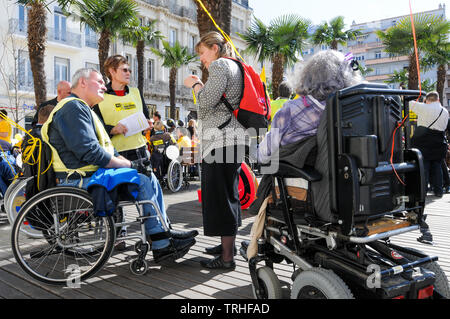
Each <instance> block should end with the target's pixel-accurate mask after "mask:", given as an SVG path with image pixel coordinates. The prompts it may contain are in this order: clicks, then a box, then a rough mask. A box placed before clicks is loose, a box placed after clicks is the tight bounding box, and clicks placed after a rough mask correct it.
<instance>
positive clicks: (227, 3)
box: [195, 0, 232, 83]
mask: <svg viewBox="0 0 450 319" xmlns="http://www.w3.org/2000/svg"><path fill="white" fill-rule="evenodd" d="M202 2H203V4H204V6H205V8H206V9H207V10H208V11H209V13H210V14H211V16H212V17H213V19H214V21H216V23H217V25H218V26H219V27H220V28H221V29H222V30H223V31H224V32H225V33H226V34H228V35H230V32H231V7H232V0H207V1H202ZM195 4H196V5H197V25H198V31H199V33H200V38H201V37H202V36H203V35H205V34H206V33H208V32H210V31H217V32H219V30H217V28H216V27H215V26H214V23H213V22H212V21H211V19H210V18H209V16H208V14H207V13H206V12H205V11H204V10H203V8H202V7H201V6H200V4H199V3H198V2H197V1H195ZM201 70H202V82H203V83H205V82H206V81H207V80H208V74H209V73H208V70H207V69H206V68H204V67H203V65H202V67H201Z"/></svg>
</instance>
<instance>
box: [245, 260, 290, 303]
mask: <svg viewBox="0 0 450 319" xmlns="http://www.w3.org/2000/svg"><path fill="white" fill-rule="evenodd" d="M256 275H257V277H258V281H259V285H260V287H261V289H262V291H263V293H262V295H263V296H262V298H260V299H281V298H283V291H282V290H281V283H280V280H278V277H277V275H276V274H275V272H274V271H273V269H272V268H270V267H267V266H264V267H261V268H258V269H257V270H256ZM252 290H253V296H254V297H255V299H256V298H257V296H256V291H255V287H254V286H253V285H252Z"/></svg>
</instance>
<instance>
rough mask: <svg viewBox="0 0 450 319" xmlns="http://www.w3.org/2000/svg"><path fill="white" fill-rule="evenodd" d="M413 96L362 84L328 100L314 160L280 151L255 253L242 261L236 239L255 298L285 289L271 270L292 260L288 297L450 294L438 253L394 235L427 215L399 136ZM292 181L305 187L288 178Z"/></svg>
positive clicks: (419, 172) (413, 160)
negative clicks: (292, 159)
mask: <svg viewBox="0 0 450 319" xmlns="http://www.w3.org/2000/svg"><path fill="white" fill-rule="evenodd" d="M418 96H419V92H418V91H412V90H393V89H389V88H388V87H387V86H386V85H383V84H360V85H356V86H353V87H350V88H346V89H343V90H340V91H338V92H336V93H335V94H333V95H331V96H330V97H329V98H328V99H327V104H326V109H325V110H324V112H323V114H322V117H321V120H320V125H319V128H318V131H317V135H316V136H314V137H313V138H314V139H316V146H317V148H316V150H317V153H316V159H315V161H314V163H315V164H314V165H313V166H312V165H310V166H303V167H302V168H298V167H296V166H294V165H293V163H288V162H283V161H282V159H280V163H279V168H278V171H277V172H276V173H275V174H273V175H271V176H270V178H271V180H272V187H271V190H270V191H269V192H270V196H269V199H268V204H267V208H266V210H265V216H264V215H262V216H263V217H262V218H261V220H262V223H263V226H262V229H263V231H262V234H261V236H260V237H259V236H256V237H255V238H254V239H253V243H254V241H255V240H257V244H256V247H257V248H256V249H255V250H257V253H253V254H251V255H250V259H248V258H247V251H248V249H249V248H248V242H247V243H245V242H243V243H242V247H241V250H240V252H241V255H242V256H243V257H244V258H245V259H246V260H248V265H249V271H250V275H251V279H252V286H253V293H254V296H255V297H256V298H258V299H272V298H274V299H278V298H281V297H282V289H281V284H280V281H279V279H278V277H277V275H276V274H275V272H274V270H273V265H274V263H281V262H287V263H288V264H292V265H293V273H292V276H291V279H292V286H291V298H292V299H353V298H370V299H377V298H380V299H424V298H450V289H449V284H448V281H447V278H446V275H445V273H444V272H443V271H442V269H441V268H440V266H439V265H438V263H437V260H438V257H436V256H427V255H426V254H424V253H422V252H420V251H417V250H415V249H412V248H407V247H402V246H399V245H395V244H393V243H391V242H390V238H392V237H393V236H396V235H399V234H403V233H406V232H410V231H414V230H418V229H419V228H420V226H422V225H423V223H424V208H425V196H426V191H425V179H424V167H423V160H422V156H421V153H420V151H418V150H417V149H412V148H409V139H408V138H406V140H405V143H402V139H403V137H404V136H409V135H408V134H406V132H405V130H407V129H408V127H406V128H404V127H403V126H402V124H403V121H402V119H403V116H404V114H409V107H408V103H409V101H410V100H414V99H416V98H417V97H418ZM402 100H403V102H402ZM299 151H300V152H301V150H299ZM293 181H301V182H303V183H304V185H303V186H301V188H300V187H297V188H295V187H294V186H288V185H289V184H290V183H292V182H293ZM299 189H301V190H302V191H303V195H302V196H303V198H302V196H300V195H301V194H300V195H299V194H295V192H294V190H297V191H298V190H299ZM258 237H259V238H258ZM255 250H253V251H255ZM261 262H264V263H265V266H262V267H259V266H258V264H259V263H261Z"/></svg>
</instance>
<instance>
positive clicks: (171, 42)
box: [169, 29, 178, 47]
mask: <svg viewBox="0 0 450 319" xmlns="http://www.w3.org/2000/svg"><path fill="white" fill-rule="evenodd" d="M177 33H178V32H177V29H170V31H169V45H170V46H171V47H173V46H174V45H175V43H176V42H177V41H178V34H177Z"/></svg>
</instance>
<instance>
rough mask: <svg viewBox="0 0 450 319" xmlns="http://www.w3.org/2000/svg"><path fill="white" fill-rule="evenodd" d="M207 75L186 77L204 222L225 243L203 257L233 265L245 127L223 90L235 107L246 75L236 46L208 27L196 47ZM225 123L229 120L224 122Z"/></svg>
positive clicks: (220, 265) (214, 265)
mask: <svg viewBox="0 0 450 319" xmlns="http://www.w3.org/2000/svg"><path fill="white" fill-rule="evenodd" d="M195 49H196V51H197V53H198V54H199V56H200V61H201V62H202V63H203V65H204V66H205V67H206V68H207V69H208V72H209V78H208V81H207V82H206V83H202V81H201V80H200V79H199V77H198V76H196V75H190V76H188V77H187V78H186V79H185V80H184V85H185V86H186V87H188V88H192V89H193V90H194V92H195V94H196V95H197V97H198V120H199V124H198V135H199V138H200V145H201V154H202V164H201V165H202V170H201V189H202V213H203V228H204V234H205V235H206V236H220V237H221V244H220V245H218V246H214V247H211V248H207V249H206V253H209V254H213V255H219V256H218V257H216V258H214V259H211V260H207V261H202V262H201V265H202V266H203V267H206V268H209V269H225V270H233V269H234V268H235V267H236V264H235V262H234V254H235V251H236V248H235V238H236V233H237V231H238V227H239V226H241V223H242V222H241V205H240V201H239V191H238V185H239V170H240V166H241V163H242V160H243V156H244V146H245V136H244V134H233V133H234V132H237V131H238V132H239V131H240V130H242V132H243V131H244V128H243V126H242V125H241V124H239V122H238V121H237V119H236V117H235V116H234V115H233V114H231V112H230V111H229V110H228V109H227V107H226V105H225V104H224V103H223V102H222V101H221V97H222V96H223V95H224V94H225V95H226V97H227V100H228V101H229V102H230V104H231V105H232V106H233V108H234V109H236V108H237V107H238V105H239V102H240V98H241V94H242V81H243V76H242V73H241V71H240V69H239V66H238V65H237V64H236V62H234V61H232V60H231V59H228V58H229V57H234V52H233V50H232V47H231V45H230V43H228V42H227V41H226V40H225V39H224V38H223V36H222V35H221V34H220V33H217V32H209V33H207V34H206V35H204V36H203V37H202V38H201V39H200V42H199V43H197V45H196V47H195ZM225 123H226V125H225Z"/></svg>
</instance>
